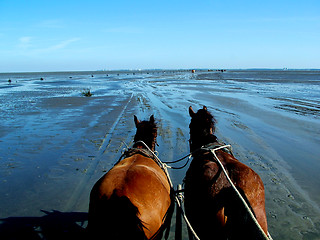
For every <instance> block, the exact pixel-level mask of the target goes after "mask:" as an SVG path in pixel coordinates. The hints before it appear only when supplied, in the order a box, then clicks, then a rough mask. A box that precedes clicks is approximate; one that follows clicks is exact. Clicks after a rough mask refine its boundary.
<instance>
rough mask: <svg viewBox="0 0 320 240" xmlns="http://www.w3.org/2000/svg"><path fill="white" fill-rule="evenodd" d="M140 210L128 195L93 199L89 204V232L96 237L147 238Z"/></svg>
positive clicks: (143, 239)
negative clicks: (139, 215) (140, 217)
mask: <svg viewBox="0 0 320 240" xmlns="http://www.w3.org/2000/svg"><path fill="white" fill-rule="evenodd" d="M138 214H139V210H138V208H137V207H136V206H134V205H133V204H132V202H131V201H130V199H129V198H128V197H127V196H118V195H117V194H116V193H115V192H114V193H113V194H112V195H111V197H109V198H108V197H106V196H103V197H101V198H99V199H93V198H92V196H91V199H90V205H89V221H88V227H87V230H88V234H89V236H90V237H93V238H94V239H98V238H99V239H103V238H105V239H119V240H124V239H137V240H139V239H141V240H145V239H147V238H146V235H145V233H144V231H143V228H144V225H143V222H142V221H141V220H140V219H139V217H138Z"/></svg>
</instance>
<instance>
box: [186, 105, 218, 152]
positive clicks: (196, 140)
mask: <svg viewBox="0 0 320 240" xmlns="http://www.w3.org/2000/svg"><path fill="white" fill-rule="evenodd" d="M189 112H190V116H191V122H190V125H189V128H190V148H191V151H193V150H195V149H197V148H200V147H202V146H203V145H206V144H208V143H213V142H216V141H217V137H216V136H215V135H214V132H215V128H216V119H215V118H214V116H213V115H212V114H211V113H210V112H209V111H208V110H207V108H206V107H203V108H202V109H199V110H198V112H197V113H194V112H193V110H192V108H191V111H190V108H189Z"/></svg>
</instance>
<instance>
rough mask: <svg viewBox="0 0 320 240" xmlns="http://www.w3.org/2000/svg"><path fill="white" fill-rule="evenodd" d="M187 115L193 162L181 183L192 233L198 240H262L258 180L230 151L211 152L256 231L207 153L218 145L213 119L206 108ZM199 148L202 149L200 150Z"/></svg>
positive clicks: (264, 221)
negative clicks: (230, 181) (189, 117)
mask: <svg viewBox="0 0 320 240" xmlns="http://www.w3.org/2000/svg"><path fill="white" fill-rule="evenodd" d="M189 114H190V116H191V123H190V126H189V127H190V150H191V152H193V160H192V163H191V164H190V167H189V169H188V171H187V173H186V177H185V180H184V183H185V211H186V215H187V217H188V218H189V221H190V223H191V225H192V227H193V228H194V230H195V232H196V233H197V234H198V236H199V238H200V239H201V240H204V239H263V238H265V236H266V235H267V228H268V227H267V218H266V212H265V194H264V186H263V182H262V180H261V178H260V177H259V175H258V174H257V173H255V172H254V171H253V170H252V169H251V168H249V167H248V166H246V165H245V164H243V163H241V162H239V161H238V160H237V159H236V158H235V157H234V156H233V155H232V153H231V152H228V151H226V150H223V149H221V150H217V151H216V152H215V154H216V156H217V157H218V159H219V160H220V162H221V163H222V165H223V166H224V168H225V170H226V172H227V174H228V175H229V177H230V179H231V180H232V182H233V184H234V185H235V187H236V189H237V190H238V192H240V194H241V195H242V197H243V199H244V200H245V202H246V203H247V205H248V206H249V207H250V208H251V210H252V212H253V215H254V216H255V217H256V220H257V221H258V223H259V224H260V226H261V228H260V231H259V228H258V227H257V225H255V224H254V220H253V218H250V216H249V213H248V212H247V211H246V209H245V207H244V205H243V204H242V202H241V200H240V198H239V197H238V195H237V194H236V193H235V191H234V190H233V189H232V187H231V184H230V183H229V182H228V180H227V177H226V175H225V174H224V172H223V171H222V167H221V166H220V165H219V164H218V162H217V161H216V160H215V158H214V155H213V153H212V152H211V151H210V150H208V149H212V148H215V147H219V146H221V144H220V143H219V142H218V141H217V137H216V136H215V135H214V131H215V119H214V117H213V116H212V115H211V114H210V113H209V112H208V111H207V108H206V107H203V109H200V110H199V111H198V112H197V113H195V112H194V111H193V109H192V107H189ZM203 146H206V147H205V148H206V149H201V148H202V147H203Z"/></svg>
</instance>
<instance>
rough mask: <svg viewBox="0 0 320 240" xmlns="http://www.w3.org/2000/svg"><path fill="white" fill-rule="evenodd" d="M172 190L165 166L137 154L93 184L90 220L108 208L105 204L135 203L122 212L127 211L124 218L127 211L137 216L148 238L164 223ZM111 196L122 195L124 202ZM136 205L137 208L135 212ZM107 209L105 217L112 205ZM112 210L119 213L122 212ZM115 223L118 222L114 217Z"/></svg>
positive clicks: (119, 196) (120, 163)
mask: <svg viewBox="0 0 320 240" xmlns="http://www.w3.org/2000/svg"><path fill="white" fill-rule="evenodd" d="M170 190H171V188H170V185H169V183H168V180H167V177H166V175H165V173H164V172H163V171H162V169H161V168H160V167H159V166H158V165H157V164H156V163H155V162H154V161H153V160H152V159H150V158H147V157H145V156H142V155H140V154H135V155H133V156H131V157H128V158H125V159H123V160H121V161H120V162H119V163H117V164H116V165H115V166H114V167H113V168H112V169H110V171H109V172H108V173H106V174H105V175H104V176H103V177H102V178H100V179H99V180H98V182H97V183H96V184H95V185H94V187H93V189H92V191H91V194H90V205H89V222H90V216H91V219H93V218H95V214H96V213H98V212H99V211H101V209H102V210H105V209H104V206H107V205H108V206H110V208H111V209H117V208H118V209H121V208H124V209H125V208H127V207H128V205H132V206H130V207H129V209H130V211H127V214H124V213H122V214H124V215H123V216H122V217H121V218H122V219H124V218H126V216H127V215H128V214H130V215H131V216H132V215H135V216H137V217H138V218H139V220H140V222H141V223H143V228H142V229H143V231H144V233H145V236H146V237H147V239H149V238H150V237H151V236H153V235H154V233H156V232H157V231H158V230H159V228H160V227H161V226H162V224H163V219H164V218H165V216H166V214H167V211H168V209H169V207H170V205H171V197H170ZM112 199H122V200H121V201H122V202H123V205H124V206H121V201H114V200H112ZM123 199H127V200H126V201H124V200H123ZM116 202H117V203H116ZM129 202H130V204H129ZM119 204H120V205H119ZM132 207H134V208H132ZM133 209H136V212H135V211H134V210H133ZM108 211H109V213H105V218H110V217H112V215H110V209H109V210H108ZM90 212H91V213H90ZM134 212H135V213H134ZM99 214H100V213H99ZM112 214H114V215H118V214H119V212H118V213H117V212H113V213H112ZM120 222H121V221H120ZM132 222H135V221H130V223H131V224H132ZM130 223H129V222H128V224H130ZM112 224H117V223H116V221H113V222H112ZM118 224H119V223H118ZM122 225H123V224H122ZM111 229H112V228H111Z"/></svg>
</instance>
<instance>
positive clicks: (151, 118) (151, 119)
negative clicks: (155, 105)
mask: <svg viewBox="0 0 320 240" xmlns="http://www.w3.org/2000/svg"><path fill="white" fill-rule="evenodd" d="M150 122H151V123H154V116H153V115H151V117H150Z"/></svg>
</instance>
